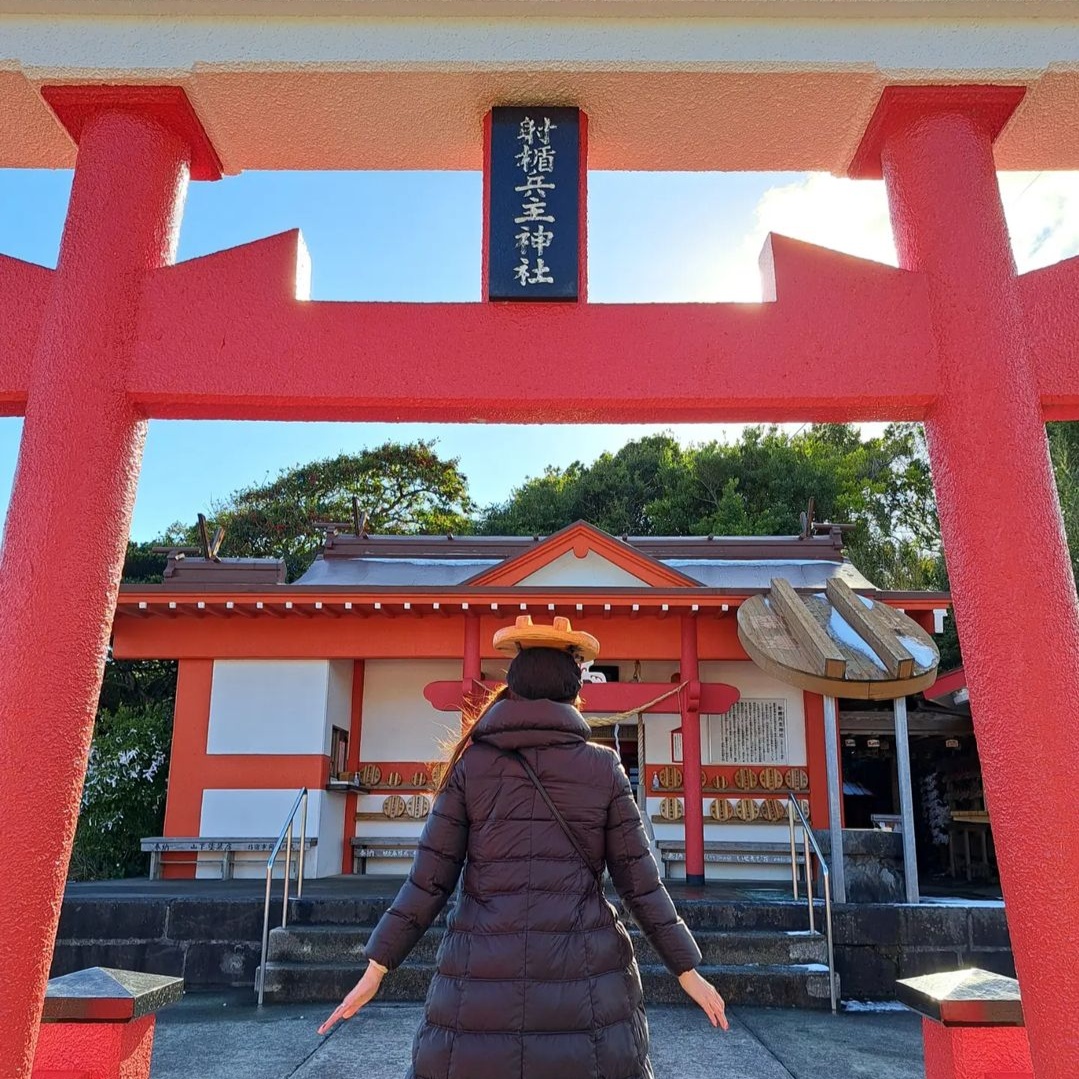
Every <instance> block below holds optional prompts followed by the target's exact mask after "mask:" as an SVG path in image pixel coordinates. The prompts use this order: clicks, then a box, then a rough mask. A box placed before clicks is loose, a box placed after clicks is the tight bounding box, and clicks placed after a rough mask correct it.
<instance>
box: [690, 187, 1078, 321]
mask: <svg viewBox="0 0 1079 1079" xmlns="http://www.w3.org/2000/svg"><path fill="white" fill-rule="evenodd" d="M1000 189H1001V198H1002V200H1003V202H1004V212H1005V216H1006V217H1007V220H1008V228H1009V230H1010V232H1011V237H1012V248H1013V251H1014V252H1015V259H1016V263H1017V265H1018V267H1019V270H1020V272H1026V271H1027V270H1032V269H1036V268H1037V267H1040V266H1047V265H1049V264H1051V263H1054V262H1058V261H1060V260H1061V259H1064V258H1068V257H1070V256H1072V255H1076V254H1079V172H1040V173H1030V172H1009V173H1001V174H1000ZM769 232H775V233H779V234H780V235H783V236H789V237H791V238H792V239H796V240H805V241H807V242H808V243H814V244H819V245H820V246H821V247H828V248H831V249H832V250H835V251H842V252H844V253H846V254H849V255H856V256H858V257H859V258H866V259H873V260H875V261H877V262H885V263H888V264H890V265H892V266H894V265H896V262H897V258H896V252H895V245H894V243H893V241H892V230H891V225H890V224H889V220H888V202H887V197H886V195H885V192H884V184H883V183H881V182H879V181H869V180H846V179H840V178H838V177H835V176H829V175H827V174H825V173H810V174H808V175H807V176H805V177H804V178H803V179H800V180H796V181H794V182H793V183H789V184H783V185H782V186H779V187H773V188H769V189H768V190H767V191H765V193H764V194H763V195H762V196H761V198H760V200H759V201H758V203H757V207H756V211H755V215H754V223H753V226H752V227H751V229H750V231H749V232H748V233H747V234H746V236H745V239H744V241H743V243H742V245H741V250H739V251H738V252H735V253H732V256H731V258H730V259H729V260H728V261H727V262H726V264H725V265H723V266H721V268H720V271H719V273H718V274H717V275H716V276H715V277H714V278H713V281H712V286H713V289H714V292H713V295H712V297H711V298H712V299H715V300H727V301H743V302H745V301H750V302H751V301H756V300H759V299H760V296H761V292H760V279H759V275H758V274H757V272H756V270H755V263H756V259H757V256H758V255H759V253H760V250H761V247H762V246H763V244H764V240H765V237H766V236H767V234H768V233H769Z"/></svg>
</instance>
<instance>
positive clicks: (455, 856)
mask: <svg viewBox="0 0 1079 1079" xmlns="http://www.w3.org/2000/svg"><path fill="white" fill-rule="evenodd" d="M467 849H468V815H467V813H466V812H465V792H464V780H463V770H462V767H461V765H460V763H458V764H457V766H456V767H455V768H454V770H453V773H452V775H451V776H450V779H449V782H448V783H447V784H446V789H445V790H444V791H443V792H442V793H441V794H440V795H439V796H438V797H437V798H436V799H435V804H434V805H433V806H432V807H431V815H430V816H429V817H428V818H427V823H426V824H425V825H424V827H423V832H422V833H421V835H420V841H419V846H418V848H417V851H416V857H415V858H414V859H413V861H412V869H411V870H410V871H409V874H408V880H407V881H405V883H404V884H403V885H402V886H401V890H400V891H399V892H398V893H397V898H396V899H395V900H394V901H393V905H392V906H391V907H390V909H389V910H387V911H386V913H385V914H383V915H382V917H381V919H379V923H378V925H377V926H376V927H375V931H374V932H373V933H372V934H371V936H370V938H369V939H368V941H367V948H366V952H367V958H368V960H369V962H368V965H367V970H366V971H365V973H364V975H363V977H362V978H361V979H360V980H359V982H357V984H356V985H355V987H354V988H353V989H352V990H351V991H350V992H349V993H348V995H347V996H346V997H345V999H344V1000H343V1001H342V1002H341V1004H340V1005H338V1007H337V1008H336V1010H335V1011H334V1012H333V1014H332V1015H331V1016H330V1017H329V1019H327V1020H326V1022H325V1023H323V1024H322V1026H321V1027H319V1033H320V1034H326V1033H328V1032H329V1031H330V1030H331V1029H332V1028H333V1026H334V1024H335V1023H337V1021H338V1020H340V1019H351V1018H352V1016H353V1015H355V1014H356V1012H358V1011H359V1010H360V1008H362V1007H363V1006H364V1005H365V1004H367V1003H368V1002H369V1001H370V1000H371V999H372V998H373V997H374V996H375V994H376V993H377V992H378V988H379V985H380V984H381V982H382V979H383V977H384V976H385V974H386V972H387V971H388V970H393V969H394V968H395V967H398V966H400V965H401V964H402V963H403V962H404V961H405V959H407V958H408V953H409V952H411V951H412V949H413V948H414V947H415V946H416V944H417V943H418V942H419V940H420V938H421V937H422V936H423V934H424V933H426V932H427V929H428V928H429V927H430V925H431V923H432V922H433V921H434V920H435V918H437V917H438V915H439V912H440V911H441V910H442V908H443V907H444V906H445V905H446V902H447V900H448V899H449V897H450V896H451V895H452V894H453V890H454V888H456V887H457V878H458V877H459V876H460V875H461V866H462V865H463V864H464V860H465V852H466V850H467Z"/></svg>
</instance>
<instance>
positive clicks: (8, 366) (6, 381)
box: [0, 255, 53, 416]
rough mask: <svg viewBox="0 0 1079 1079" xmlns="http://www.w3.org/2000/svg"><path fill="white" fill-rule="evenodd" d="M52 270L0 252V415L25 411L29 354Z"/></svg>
mask: <svg viewBox="0 0 1079 1079" xmlns="http://www.w3.org/2000/svg"><path fill="white" fill-rule="evenodd" d="M52 276H53V271H52V270H49V269H47V268H46V267H44V266H36V265H34V263H32V262H23V261H22V260H21V259H13V258H9V257H8V256H7V255H0V296H3V297H4V302H3V304H2V305H0V416H21V415H22V414H23V413H24V412H25V411H26V394H27V389H28V387H29V385H30V358H31V356H32V355H33V352H34V349H35V348H36V347H37V339H38V337H39V336H40V334H41V324H42V320H43V319H44V317H45V305H46V304H47V303H48V300H49V289H50V288H51V287H52Z"/></svg>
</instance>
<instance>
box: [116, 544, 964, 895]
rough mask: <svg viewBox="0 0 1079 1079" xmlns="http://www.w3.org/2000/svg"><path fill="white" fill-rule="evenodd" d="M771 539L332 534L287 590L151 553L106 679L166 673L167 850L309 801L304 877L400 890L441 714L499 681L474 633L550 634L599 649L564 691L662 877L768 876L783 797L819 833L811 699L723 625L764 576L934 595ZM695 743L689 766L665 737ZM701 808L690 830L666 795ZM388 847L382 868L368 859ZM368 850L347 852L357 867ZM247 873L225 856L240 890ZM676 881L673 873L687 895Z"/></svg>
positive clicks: (212, 867) (440, 736) (935, 604)
mask: <svg viewBox="0 0 1079 1079" xmlns="http://www.w3.org/2000/svg"><path fill="white" fill-rule="evenodd" d="M808 532H809V534H808V535H802V536H790V537H771V536H769V537H736V538H728V537H718V536H717V537H713V536H707V537H706V536H693V537H649V538H636V537H622V538H616V537H613V536H610V535H608V534H606V533H604V532H602V531H600V530H598V529H596V528H593V527H591V526H589V525H587V524H584V523H578V524H575V525H573V526H571V527H569V528H566V529H564V530H562V531H561V532H558V533H556V534H554V535H552V536H549V537H546V538H541V537H531V536H529V537H521V536H514V537H502V536H498V537H496V536H372V535H367V534H366V533H362V534H359V535H357V534H344V533H343V532H331V533H330V534H329V535H328V536H327V539H326V541H325V544H324V547H323V549H322V551H321V553H320V554H319V555H318V557H317V558H316V560H315V561H314V562H313V563H312V565H311V566H310V567H309V568H308V569H307V571H306V572H305V573H303V575H302V576H301V577H300V578H299V579H298V580H296V581H294V582H292V583H286V580H285V566H284V563H283V562H281V561H278V560H275V559H236V558H221V559H219V560H208V559H205V558H202V557H191V556H190V555H188V554H183V553H176V552H174V553H172V554H170V555H169V558H168V563H167V566H166V569H165V574H164V580H163V583H162V584H159V585H141V584H140V585H125V586H123V587H122V588H121V592H120V599H119V606H118V609H117V614H116V619H115V623H114V631H113V649H114V656H115V657H116V658H118V659H151V658H154V659H175V660H178V661H179V672H178V681H177V690H176V709H175V724H174V732H173V746H172V760H171V768H170V775H169V787H168V800H167V809H166V816H165V825H164V836H165V837H200V838H202V839H206V838H213V837H222V838H225V837H228V838H235V837H242V836H270V835H274V834H276V833H277V830H278V828H279V827H280V825H281V822H282V821H283V820H284V819H285V818H286V816H287V815H288V812H289V809H290V807H291V805H292V803H293V801H294V799H295V798H296V795H297V791H298V790H299V789H300V788H302V787H307V788H309V790H310V791H311V796H310V798H311V801H310V810H309V824H308V835H309V836H310V837H312V838H313V839H314V840H316V845H315V846H313V847H312V849H311V851H310V853H309V855H308V858H307V862H306V872H307V874H308V875H312V876H319V877H325V876H333V875H337V874H341V873H346V874H347V873H353V872H361V871H362V872H366V873H370V874H400V873H402V872H403V871H404V869H405V868H406V865H407V862H405V861H404V860H403V858H404V857H405V856H406V853H407V849H408V844H410V843H411V844H414V843H415V840H416V838H417V837H418V835H419V833H420V830H421V828H422V826H423V820H424V817H425V816H426V815H427V814H428V813H429V811H430V806H431V787H432V783H433V781H434V779H436V778H437V774H438V768H439V764H438V762H439V761H440V760H442V759H444V757H445V753H446V750H445V747H446V744H447V743H448V742H449V741H450V740H452V739H453V738H455V737H456V735H457V733H458V732H459V730H460V724H461V714H462V708H463V707H466V705H467V702H469V701H472V702H474V701H476V700H479V699H482V695H483V693H484V691H485V690H486V689H487V688H490V687H493V686H495V685H497V684H498V682H499V680H500V679H501V678H502V676H503V673H504V670H505V665H506V659H505V657H504V656H500V655H499V654H498V653H497V652H495V650H494V649H493V647H492V643H491V641H492V637H493V634H494V632H495V631H496V630H497V629H498V628H500V627H502V626H505V625H508V624H511V623H512V622H513V621H514V620H515V619H516V618H518V617H520V616H522V615H529V616H531V617H532V618H533V619H534V620H535V621H536V622H545V621H546V622H550V621H551V620H552V619H553V618H554V617H556V616H562V617H567V618H569V619H570V621H571V622H572V625H573V627H574V628H576V629H584V630H587V631H588V632H590V633H592V634H594V635H595V636H596V637H597V638H598V639H599V641H600V643H601V646H602V651H601V653H600V656H599V658H598V659H597V660H596V661H595V662H594V663H593V664H592V666H591V668H590V670H589V672H588V676H587V680H586V684H585V687H584V691H583V694H582V696H583V702H584V703H583V711H584V713H585V715H586V717H587V718H588V719H589V721H590V722H591V723H592V725H593V728H594V732H595V735H594V736H595V739H596V740H597V741H599V742H602V743H604V744H607V745H609V746H611V747H612V748H614V749H615V750H616V751H617V752H618V753H619V755H620V757H621V759H622V762H623V764H624V766H625V768H626V770H627V772H628V773H629V776H630V779H631V781H632V782H633V783H634V785H635V789H636V790H637V792H638V799H639V804H640V805H641V807H642V810H643V811H644V815H645V817H646V819H647V821H648V823H649V826H650V827H651V829H652V831H653V833H654V838H655V841H656V843H657V846H658V848H659V849H661V850H662V852H663V853H664V861H665V869H666V871H667V872H668V874H669V875H670V876H674V877H679V876H682V875H684V874H685V870H686V851H687V850H689V851H690V852H692V851H693V850H694V849H696V850H698V851H699V850H700V848H701V845H702V843H703V844H706V845H707V844H708V843H711V842H713V841H715V840H723V841H725V845H728V846H729V847H730V849H731V850H732V851H733V852H734V853H733V854H732V855H731V856H730V857H729V858H727V859H724V860H708V861H706V863H705V865H704V867H703V868H704V872H705V874H706V875H707V876H708V877H709V878H711V879H718V878H722V879H753V880H761V879H767V878H769V877H776V878H779V877H783V876H786V877H787V878H789V874H790V867H789V857H787V859H786V860H785V861H782V860H781V859H774V860H769V859H763V858H760V857H758V856H757V853H756V852H761V851H765V852H766V851H768V850H775V849H777V848H778V847H779V846H781V845H782V844H784V843H786V842H787V839H788V824H787V804H786V803H787V792H788V791H793V792H796V794H797V798H798V800H799V801H800V803H801V805H802V807H803V810H804V812H805V813H806V814H807V816H808V817H809V819H810V821H811V823H812V825H813V826H814V827H815V828H819V829H825V828H827V827H828V824H829V819H828V818H829V801H828V797H827V791H826V787H827V768H826V752H825V727H824V723H825V718H824V717H825V709H824V699H823V697H821V696H820V695H819V694H817V693H813V692H808V691H804V690H802V689H796V688H794V687H793V686H792V685H789V684H787V683H785V682H784V681H782V680H780V679H779V678H778V677H776V676H775V675H774V674H772V673H768V672H766V671H765V670H763V669H762V668H761V667H759V666H757V665H756V664H755V663H754V662H753V661H752V660H750V658H749V656H748V655H747V653H746V651H745V649H744V648H743V646H742V644H741V642H740V639H739V632H738V618H737V614H738V610H739V607H740V606H741V605H742V604H743V603H744V602H746V601H748V600H749V599H750V598H751V597H754V596H760V595H763V594H767V593H768V591H769V588H770V587H771V586H772V582H773V581H775V580H776V579H781V580H785V581H787V582H789V583H790V585H792V586H793V587H794V588H795V589H796V590H798V591H799V593H801V594H802V595H806V594H809V595H813V594H817V593H823V592H824V590H825V588H826V587H827V586H828V582H829V581H831V580H836V579H838V580H840V581H842V582H845V584H846V585H849V586H850V588H851V589H853V590H854V591H855V592H857V593H858V594H860V595H861V596H862V597H863V600H862V602H863V603H865V604H866V606H867V607H868V606H871V605H872V604H874V603H877V604H883V605H886V606H888V607H891V608H895V609H898V610H900V611H902V612H905V613H906V615H907V616H908V617H909V618H910V619H912V620H913V621H914V622H915V623H917V625H918V626H920V627H921V628H922V629H924V630H926V631H928V632H929V633H930V634H932V633H934V632H936V633H939V632H940V631H941V627H942V621H943V618H944V615H945V612H946V609H947V608H948V606H949V598H948V597H947V596H946V595H945V594H943V593H930V592H888V591H881V590H878V589H877V588H876V587H875V586H874V584H873V583H872V582H871V581H869V580H867V579H866V578H865V577H864V576H863V575H862V574H861V572H860V571H859V570H858V568H857V567H856V566H855V565H853V564H852V563H851V561H850V560H849V559H848V558H847V557H846V555H845V552H844V547H843V533H842V530H840V529H839V528H836V527H832V526H820V525H818V526H817V527H816V528H812V527H811V528H809V529H808ZM698 727H699V738H700V753H699V763H698V762H697V760H696V759H694V758H695V756H696V755H695V754H693V753H692V752H686V751H684V750H685V749H689V748H691V747H687V746H685V740H684V736H685V734H686V732H687V731H688V732H689V733H690V734H691V735H692V733H693V732H694V730H695V729H696V728H698ZM689 791H700V795H699V799H700V808H699V813H697V812H695V810H696V806H694V805H693V803H692V800H691V802H690V804H689V807H688V812H687V804H686V799H687V797H689V795H687V792H689ZM391 840H400V841H401V843H402V847H403V848H404V849H403V850H401V851H398V852H397V854H396V856H394V855H393V853H392V852H391V853H390V854H389V855H388V856H385V857H383V856H381V855H380V854H379V852H378V851H377V850H375V853H373V854H372V853H370V851H371V850H372V849H373V848H376V847H380V846H381V847H382V848H386V847H389V846H392V843H390V842H389V841H391ZM365 852H367V853H365ZM160 857H161V859H162V861H161V864H160V866H158V864H157V863H155V869H156V868H158V867H159V868H160V869H161V870H162V871H163V872H164V873H165V874H166V875H168V876H190V875H193V874H196V873H197V874H198V875H199V876H206V877H214V876H217V875H221V874H222V867H221V864H220V859H219V858H216V857H215V855H214V853H213V852H205V851H203V852H195V853H192V854H190V855H188V856H187V858H186V860H185V858H184V857H183V856H182V855H181V854H178V853H176V852H171V853H166V854H163V855H161V856H160ZM265 864H266V863H265V853H264V852H262V853H259V852H257V851H252V852H250V853H249V854H246V855H245V854H244V853H243V852H242V851H241V852H239V853H237V854H236V855H235V857H234V859H233V860H232V865H231V867H230V871H231V872H232V873H234V875H236V876H255V875H259V874H261V873H263V872H264V870H265ZM694 876H695V874H694Z"/></svg>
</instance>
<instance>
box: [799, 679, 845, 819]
mask: <svg viewBox="0 0 1079 1079" xmlns="http://www.w3.org/2000/svg"><path fill="white" fill-rule="evenodd" d="M802 704H803V708H804V710H805V725H806V772H807V773H808V775H809V823H810V824H812V825H813V827H814V828H821V829H824V828H827V827H828V819H829V818H828V762H827V758H826V757H825V749H824V698H823V697H822V696H821V695H820V694H819V693H810V692H809V691H808V690H807V691H806V692H805V693H803V694H802ZM840 744H842V743H840Z"/></svg>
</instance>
